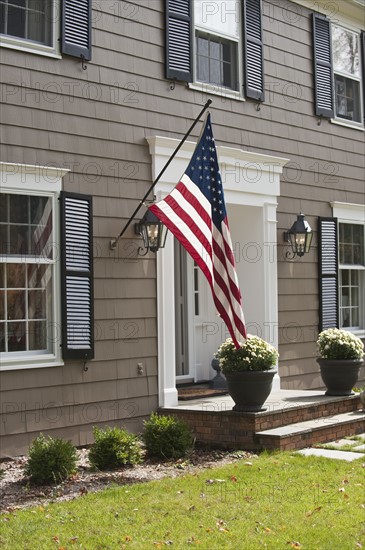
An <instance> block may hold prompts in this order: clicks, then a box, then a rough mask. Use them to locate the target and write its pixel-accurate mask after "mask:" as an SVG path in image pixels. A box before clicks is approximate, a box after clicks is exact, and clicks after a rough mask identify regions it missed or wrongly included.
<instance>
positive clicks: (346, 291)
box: [341, 287, 350, 306]
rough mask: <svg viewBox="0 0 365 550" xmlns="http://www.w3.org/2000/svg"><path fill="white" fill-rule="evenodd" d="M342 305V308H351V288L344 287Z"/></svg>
mask: <svg viewBox="0 0 365 550" xmlns="http://www.w3.org/2000/svg"><path fill="white" fill-rule="evenodd" d="M341 303H342V306H349V305H350V289H349V287H343V288H342V300H341Z"/></svg>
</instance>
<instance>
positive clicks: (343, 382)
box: [317, 359, 363, 395]
mask: <svg viewBox="0 0 365 550" xmlns="http://www.w3.org/2000/svg"><path fill="white" fill-rule="evenodd" d="M317 363H318V364H319V366H320V369H321V376H322V380H323V383H324V385H325V386H326V388H327V391H326V395H353V391H352V388H353V387H354V386H355V385H356V382H357V379H358V377H359V371H360V367H361V366H362V364H363V361H361V360H360V361H358V360H356V359H317Z"/></svg>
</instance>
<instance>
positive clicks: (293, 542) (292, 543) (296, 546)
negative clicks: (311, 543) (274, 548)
mask: <svg viewBox="0 0 365 550" xmlns="http://www.w3.org/2000/svg"><path fill="white" fill-rule="evenodd" d="M286 544H290V547H291V548H301V547H302V545H301V544H300V542H297V541H295V540H293V541H291V540H288V542H287V543H286Z"/></svg>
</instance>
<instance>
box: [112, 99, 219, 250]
mask: <svg viewBox="0 0 365 550" xmlns="http://www.w3.org/2000/svg"><path fill="white" fill-rule="evenodd" d="M211 103H212V100H211V99H208V101H207V102H206V104H205V105H204V107H203V109H202V110H201V111H200V113H199V114H198V116H197V117H196V119H195V120H194V122H193V124H192V125H191V126H190V128H189V130H188V131H187V132H186V134H185V135H184V137H183V138H182V140H181V141H180V143H179V145H178V146H177V147H176V149H175V151H174V152H173V153H172V155H171V157H170V158H169V160H168V161H167V162H166V164H165V166H164V167H163V168H162V170H161V172H160V173H159V174H158V176H157V178H156V179H155V181H154V182H153V183H152V185H151V186H150V188H149V189H148V191H147V193H146V194H145V196H144V197H143V199H142V200H141V201H140V202H139V204H138V206H137V208H136V209H135V211H134V212H133V214H132V216H131V217H130V218H129V220H128V222H127V223H126V225H125V226H124V227H123V229H122V231H121V232H120V233H119V235H118V237H116V238H115V239H112V240H111V241H110V248H111V250H115V248H116V247H117V244H118V241H119V239H120V238H121V237H123V235H124V233H125V232H126V231H127V229H128V227H129V226H130V224H131V223H132V220H133V219H134V218H135V216H136V214H137V213H138V211H139V209H140V208H141V206H142V205H143V203H144V201H145V200H146V199H147V197H148V195H149V194H150V193H151V191H152V189H153V188H154V187H155V185H156V183H158V181H159V180H160V178H161V176H162V175H163V174H164V172H165V171H166V170H167V168H168V167H169V165H170V164H171V162H172V160H173V159H174V158H175V156H176V154H177V153H178V151H179V150H180V149H181V147H182V146H183V144H184V143H185V141H186V140H187V138H188V137H189V135H190V134H191V132H192V130H193V128H194V127H195V126H196V124H197V123H198V122H199V119H200V117H201V116H202V115H203V114H204V113H205V111H206V110H207V109H208V107H209V105H210V104H211Z"/></svg>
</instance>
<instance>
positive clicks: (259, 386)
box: [225, 369, 276, 412]
mask: <svg viewBox="0 0 365 550" xmlns="http://www.w3.org/2000/svg"><path fill="white" fill-rule="evenodd" d="M275 373H276V370H275V369H272V370H268V371H244V372H231V373H227V374H226V375H225V377H226V380H227V384H228V392H229V394H230V396H231V397H232V399H233V401H234V402H235V406H234V407H233V410H234V411H238V412H259V411H264V410H266V409H264V408H263V407H262V405H263V404H264V403H265V401H266V399H267V398H268V397H269V395H270V393H271V389H272V381H273V378H274V375H275Z"/></svg>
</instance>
